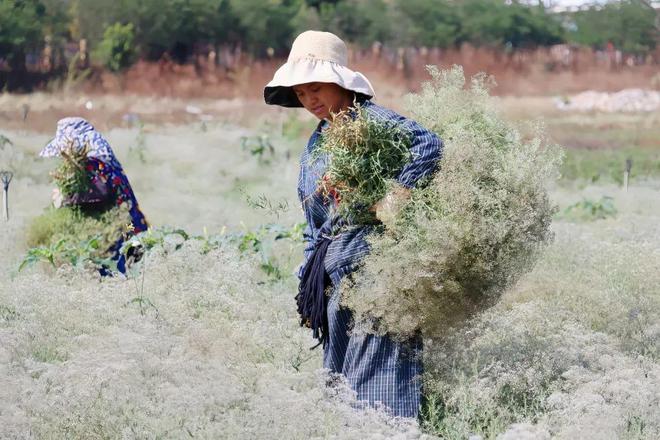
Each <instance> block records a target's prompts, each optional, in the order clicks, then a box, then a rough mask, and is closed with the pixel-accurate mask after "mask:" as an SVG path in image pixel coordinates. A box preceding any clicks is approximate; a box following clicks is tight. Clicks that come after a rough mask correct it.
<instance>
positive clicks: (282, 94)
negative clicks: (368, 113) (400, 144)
mask: <svg viewBox="0 0 660 440" xmlns="http://www.w3.org/2000/svg"><path fill="white" fill-rule="evenodd" d="M347 64H348V49H347V48H346V44H345V43H344V42H343V41H342V40H341V38H339V37H338V36H336V35H335V34H332V33H330V32H319V31H305V32H303V33H302V34H300V35H298V37H297V38H296V39H295V41H294V42H293V45H292V46H291V52H290V53H289V58H288V60H287V62H286V63H285V64H284V65H283V66H282V67H280V68H279V69H277V72H275V75H274V76H273V79H272V80H271V82H269V83H268V85H267V86H266V88H265V89H264V99H265V100H266V104H272V105H281V106H283V107H302V104H301V103H300V101H299V100H298V98H297V97H296V94H295V93H294V91H293V88H292V87H293V86H295V85H299V84H305V83H310V82H324V83H334V84H337V85H338V86H340V87H342V88H344V89H346V90H351V91H353V92H355V93H357V94H359V95H363V96H366V97H367V98H373V97H374V89H373V87H372V86H371V83H370V82H369V80H368V79H367V77H366V76H364V75H363V74H361V73H360V72H355V71H353V70H351V69H349V68H348V67H346V65H347Z"/></svg>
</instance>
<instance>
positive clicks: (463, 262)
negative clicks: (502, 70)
mask: <svg viewBox="0 0 660 440" xmlns="http://www.w3.org/2000/svg"><path fill="white" fill-rule="evenodd" d="M429 71H430V73H431V75H432V77H433V80H432V81H431V82H429V83H426V84H424V86H423V89H422V91H421V93H420V94H417V95H412V96H411V97H410V104H411V105H410V107H411V113H412V116H413V117H414V118H415V119H416V120H417V121H419V122H420V123H421V124H422V125H424V126H426V127H427V128H429V129H431V130H433V131H435V132H436V133H438V135H439V136H440V137H441V138H442V139H443V141H444V151H443V157H442V160H441V162H440V167H439V170H438V171H437V172H436V174H435V175H434V176H433V178H432V179H431V181H430V182H429V183H428V184H427V185H424V186H423V187H419V188H416V189H414V190H413V192H412V196H411V198H410V200H409V202H408V203H407V204H406V205H405V206H404V208H403V209H402V210H401V211H400V212H399V213H398V215H397V216H396V217H395V218H394V220H392V221H390V222H388V223H387V224H386V228H385V232H384V233H382V234H372V236H371V238H370V244H371V247H372V252H371V254H370V255H368V256H367V257H365V259H364V260H363V261H362V264H361V267H360V269H359V271H358V272H357V273H356V274H354V276H353V277H352V279H351V281H349V282H347V283H345V284H344V285H343V286H342V289H343V303H344V304H345V305H346V306H348V307H349V308H350V309H352V310H353V312H354V314H355V319H356V322H357V323H360V325H363V326H365V328H366V330H367V331H372V332H377V333H390V334H392V335H394V336H397V337H409V336H411V335H412V334H414V333H415V332H418V331H420V330H421V331H422V333H423V334H424V335H425V336H430V337H434V336H441V335H445V334H446V332H447V330H448V329H449V328H450V327H453V326H458V325H461V324H462V323H464V322H465V320H466V319H467V318H468V317H470V316H471V315H473V314H474V313H475V312H478V311H480V310H484V309H486V308H488V307H490V306H491V305H493V304H494V303H495V302H496V301H497V299H498V298H499V297H500V295H501V294H502V292H503V291H504V289H505V288H506V287H507V286H509V285H511V284H512V283H513V282H515V281H516V280H517V279H518V277H519V276H520V275H521V274H522V273H524V272H526V271H528V270H529V269H530V268H531V267H532V265H533V263H534V261H535V258H536V256H537V254H538V251H539V249H540V248H541V247H542V246H543V245H544V244H545V243H546V242H548V240H549V239H550V238H551V233H550V231H549V226H550V222H551V219H552V215H553V213H554V211H555V209H554V207H553V205H552V204H551V203H550V201H549V198H548V194H547V191H546V184H547V182H548V181H549V180H550V179H552V178H553V177H555V176H556V173H557V171H556V170H557V167H558V165H559V162H560V158H561V151H560V149H559V148H557V147H555V146H552V145H548V144H547V142H546V141H545V139H544V136H543V132H542V129H541V128H540V127H537V128H536V129H535V136H534V138H532V139H523V138H522V136H521V135H520V134H519V132H518V131H517V130H516V129H515V128H514V127H512V126H510V125H509V124H508V123H506V122H504V121H503V119H502V118H501V117H500V116H499V115H498V114H497V112H496V111H495V109H494V106H493V102H492V98H490V97H489V95H488V88H489V83H488V78H487V77H485V76H483V75H479V76H476V77H474V78H473V79H472V82H471V85H470V87H469V88H464V85H465V78H464V75H463V71H462V69H461V68H459V67H454V68H453V69H451V70H448V71H439V70H437V69H436V68H429Z"/></svg>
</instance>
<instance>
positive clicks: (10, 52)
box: [0, 0, 46, 72]
mask: <svg viewBox="0 0 660 440" xmlns="http://www.w3.org/2000/svg"><path fill="white" fill-rule="evenodd" d="M45 16H46V6H45V5H44V4H43V3H42V2H40V1H39V0H0V58H4V59H5V60H6V62H7V64H8V65H9V68H10V69H11V70H12V71H14V72H22V71H25V70H26V66H25V55H26V54H27V53H28V52H29V51H33V52H36V51H37V50H38V49H39V48H40V47H41V46H42V44H43V29H42V21H43V20H44V17H45Z"/></svg>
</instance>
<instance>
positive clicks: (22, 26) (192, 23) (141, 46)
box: [0, 0, 658, 69]
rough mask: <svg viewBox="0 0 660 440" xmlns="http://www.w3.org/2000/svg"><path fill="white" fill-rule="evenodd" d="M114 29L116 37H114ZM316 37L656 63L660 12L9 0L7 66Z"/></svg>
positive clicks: (2, 51) (470, 1)
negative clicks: (551, 51) (73, 45)
mask: <svg viewBox="0 0 660 440" xmlns="http://www.w3.org/2000/svg"><path fill="white" fill-rule="evenodd" d="M129 25H131V26H132V28H131V32H129V30H128V29H129V28H128V26H129ZM110 26H114V28H113V29H114V30H113V31H112V32H110V34H107V33H106V29H108V28H109V27H110ZM117 26H122V27H117ZM309 28H316V29H322V30H328V31H332V32H335V33H337V34H338V35H340V36H342V37H344V38H345V39H346V40H348V41H349V42H351V43H354V44H357V45H359V46H362V47H369V46H370V45H371V44H373V43H374V42H379V43H382V44H385V45H389V46H417V47H419V46H426V47H442V48H447V47H455V46H459V45H461V44H462V43H466V42H467V43H471V44H473V45H476V46H489V47H500V48H503V49H505V50H510V49H515V48H533V47H537V46H546V45H551V44H556V43H563V42H566V43H576V44H582V45H588V46H591V47H594V48H599V49H604V48H606V47H607V46H608V44H609V43H611V44H612V45H613V47H615V48H617V49H622V50H624V51H626V52H629V53H633V54H636V55H646V54H648V53H650V52H651V51H653V50H654V48H655V47H656V45H657V41H658V21H657V14H656V11H654V10H653V9H652V7H651V6H650V3H649V2H647V1H643V0H620V1H611V2H609V3H607V4H605V5H595V6H590V7H586V8H583V9H581V10H580V11H577V12H563V13H554V12H552V11H551V10H549V9H547V8H545V7H544V6H543V5H542V4H541V2H539V3H535V2H523V1H505V0H463V1H452V0H392V1H385V0H329V1H323V0H273V1H265V0H140V1H137V0H118V1H96V0H71V1H67V0H1V1H0V58H4V62H5V63H6V64H8V66H9V67H10V68H12V69H20V68H24V67H23V64H24V60H25V55H26V54H29V53H34V52H38V51H39V50H41V49H42V48H43V47H44V45H45V44H46V41H48V42H49V44H51V45H52V46H53V47H55V48H56V49H57V50H59V51H60V53H62V52H63V50H64V46H65V42H67V41H77V40H79V39H82V38H85V39H87V40H88V42H89V43H90V46H91V49H92V50H95V49H96V48H98V47H101V48H105V49H102V50H101V51H99V52H98V53H103V52H104V51H105V52H107V46H108V45H111V46H112V44H113V43H112V42H113V41H115V42H116V40H117V38H118V37H119V34H122V35H123V36H122V37H121V38H122V39H123V41H126V42H127V43H128V42H130V47H127V48H126V50H127V51H128V52H130V53H131V54H132V53H133V52H135V53H136V54H137V55H138V56H139V57H142V58H144V59H147V60H158V59H159V58H160V57H161V56H163V54H165V53H167V54H169V56H171V57H172V58H173V59H174V60H175V61H177V62H185V61H187V60H188V59H189V58H190V57H191V56H192V55H193V53H194V52H195V50H196V49H197V48H199V47H200V46H203V45H211V46H220V45H228V46H231V47H236V46H241V47H242V48H243V49H244V50H246V51H247V52H249V53H250V54H251V55H253V56H256V57H266V56H268V55H276V56H284V55H286V52H287V49H288V47H289V45H290V43H291V41H292V39H293V38H294V37H295V35H296V34H297V33H298V32H300V31H301V30H304V29H309ZM120 30H122V31H121V32H120ZM122 32H123V33H122ZM128 33H131V34H133V35H130V37H129V36H128V35H127V34H128ZM108 40H110V42H108ZM113 47H116V44H115V46H113ZM115 54H116V52H115ZM129 55H130V54H129ZM111 58H112V57H111ZM129 58H130V56H129ZM112 59H116V55H115V58H112ZM100 60H101V61H103V62H106V61H107V60H108V58H107V57H105V58H103V57H102V58H101V59H100ZM112 62H113V63H114V61H112ZM126 64H127V63H126V62H123V61H122V62H120V63H119V67H122V66H124V65H126ZM111 66H113V67H112V68H114V66H116V64H112V65H111Z"/></svg>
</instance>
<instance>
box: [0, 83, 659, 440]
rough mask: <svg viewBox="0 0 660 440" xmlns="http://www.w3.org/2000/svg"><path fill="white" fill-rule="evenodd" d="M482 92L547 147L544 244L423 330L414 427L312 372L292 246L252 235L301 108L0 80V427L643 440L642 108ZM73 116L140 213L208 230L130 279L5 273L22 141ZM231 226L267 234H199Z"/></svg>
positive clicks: (9, 432)
mask: <svg viewBox="0 0 660 440" xmlns="http://www.w3.org/2000/svg"><path fill="white" fill-rule="evenodd" d="M88 100H91V101H92V102H93V106H92V109H86V108H85V103H86V102H87V101H88ZM500 102H501V105H502V110H503V111H504V112H505V113H506V114H507V115H508V116H509V117H510V118H511V119H512V120H513V121H516V122H522V120H523V119H525V120H528V119H532V120H534V119H538V118H543V119H544V120H545V123H546V125H547V128H548V131H549V133H550V135H551V136H552V138H553V139H554V140H555V141H556V142H558V143H560V144H562V145H565V146H566V159H565V163H564V166H563V169H562V178H561V179H560V181H559V184H558V185H557V186H556V187H554V188H552V190H551V194H552V197H553V200H554V201H555V202H556V203H557V205H558V212H557V214H556V221H555V223H554V225H553V231H554V233H555V242H554V244H552V245H551V246H550V247H549V248H548V249H547V251H546V252H545V253H544V256H543V258H542V259H541V261H540V262H539V263H538V264H537V265H536V267H535V269H534V270H533V271H532V272H531V273H529V274H528V275H526V276H525V277H524V278H523V279H522V280H521V281H520V282H519V283H518V284H517V285H516V286H515V287H513V288H512V289H510V291H508V292H507V293H506V294H505V296H504V298H503V300H502V301H501V303H500V304H499V305H497V306H496V307H495V308H494V309H493V310H491V311H489V312H487V313H484V314H483V315H481V316H478V317H476V318H475V319H474V320H473V321H472V322H471V323H470V325H469V326H468V327H466V328H464V329H457V330H456V331H455V333H454V334H452V335H450V336H448V338H447V339H446V340H444V341H427V353H426V359H427V360H426V362H427V370H428V372H429V374H428V378H427V379H428V380H430V381H433V383H434V384H435V386H434V389H436V390H444V392H442V393H438V394H436V395H433V396H431V397H432V401H431V402H430V403H429V405H428V407H427V408H428V409H429V410H428V411H427V413H426V416H425V420H424V422H423V425H422V427H423V430H424V431H425V432H426V433H427V434H423V433H422V432H421V431H420V429H418V428H417V427H415V426H411V425H408V424H399V423H397V422H396V421H392V420H390V419H388V418H387V417H386V416H385V415H384V414H382V413H378V412H376V411H370V412H367V413H360V412H355V411H354V410H353V409H352V408H351V406H350V404H351V399H350V396H349V393H346V392H345V390H342V389H341V388H339V389H327V388H326V387H325V386H324V383H325V381H326V380H327V378H326V377H325V376H323V374H322V372H320V371H319V370H318V369H319V368H320V365H321V360H320V356H321V353H320V351H319V350H316V351H309V350H308V348H309V347H310V346H312V345H313V341H312V339H311V337H310V335H309V333H308V332H307V331H303V330H301V329H299V328H298V324H297V317H296V313H295V308H294V302H293V296H294V292H295V288H296V281H295V278H294V277H293V276H292V275H291V273H292V271H293V270H294V268H295V266H296V265H297V263H298V261H299V257H300V252H301V245H300V244H299V243H296V242H295V241H290V240H282V241H278V242H273V241H272V236H268V235H267V234H265V235H263V236H261V235H258V234H260V233H261V232H259V229H258V227H259V226H260V225H263V224H267V223H275V224H278V225H281V227H282V228H289V227H291V226H292V225H294V224H295V223H296V222H300V221H302V215H301V213H300V209H299V204H298V202H297V199H296V194H295V185H296V179H297V173H298V157H299V154H300V152H301V151H302V148H303V145H304V143H305V138H306V136H307V134H308V132H309V130H310V129H311V127H313V126H314V121H312V120H311V119H310V118H308V117H307V116H306V115H304V114H303V113H284V112H281V111H278V110H277V109H268V108H265V106H263V105H260V104H259V103H258V102H256V101H245V102H243V101H212V100H195V101H184V100H180V99H164V98H163V99H155V98H150V99H147V98H134V97H125V98H117V97H98V96H96V97H85V96H72V97H63V96H48V95H33V96H7V95H3V96H0V108H2V110H0V134H1V135H3V136H5V137H6V138H7V139H8V140H9V141H11V144H9V143H6V144H5V145H4V147H2V148H1V149H0V168H5V167H10V168H12V169H13V170H14V171H15V179H14V181H13V182H12V184H11V187H10V201H11V219H10V221H9V222H8V223H6V224H5V223H0V389H3V390H5V391H4V394H3V398H2V402H1V403H0V437H2V438H80V439H83V438H84V439H89V438H99V439H101V438H187V437H193V438H246V439H247V438H292V439H306V438H342V439H343V438H354V439H362V438H373V439H376V438H401V439H404V438H406V439H408V438H424V436H429V437H430V436H432V435H438V436H441V437H443V438H448V439H458V438H467V437H468V435H470V434H475V435H480V436H482V438H484V439H486V438H493V439H494V438H496V437H497V438H501V439H529V438H535V439H537V438H538V439H543V438H550V437H551V436H552V438H560V439H574V438H603V439H605V438H621V439H649V440H651V439H656V438H659V437H660V417H659V416H658V415H659V414H660V365H659V364H658V360H659V359H660V326H659V325H658V322H660V287H659V286H660V272H658V268H659V267H660V253H658V249H660V226H659V225H660V207H659V206H660V205H658V196H659V194H660V123H659V121H660V115H658V114H657V113H655V114H582V113H562V112H560V111H558V110H556V109H555V108H554V107H553V105H552V100H551V98H534V97H529V98H503V99H502V100H501V101H500ZM23 104H28V105H29V106H30V111H29V113H28V116H27V119H26V120H25V122H23V119H22V113H21V112H22V105H23ZM187 106H192V107H188V109H186V107H187ZM197 110H199V111H197ZM71 113H77V114H82V115H84V116H87V117H89V118H90V120H91V121H92V122H93V123H95V124H96V125H98V126H99V127H100V128H101V129H102V131H104V133H105V134H107V137H108V139H109V140H110V142H111V144H112V145H113V148H114V149H115V150H116V153H117V156H118V157H119V159H120V161H121V162H122V163H123V165H124V167H125V169H126V172H127V174H128V176H129V179H130V181H131V183H132V185H133V187H134V190H135V192H136V195H137V197H138V200H139V202H140V204H141V207H142V209H143V211H144V212H145V214H146V216H147V218H148V220H149V221H150V222H151V223H152V225H153V226H155V227H163V226H166V225H169V226H172V227H180V228H183V229H185V230H186V231H188V232H190V233H191V234H193V235H200V236H204V235H205V234H206V236H207V238H208V240H206V241H204V240H201V239H199V240H194V239H190V240H188V241H187V242H185V243H183V246H182V248H181V249H179V250H175V247H174V245H173V244H172V243H173V242H170V241H167V240H166V241H164V242H163V244H162V245H159V246H156V248H155V249H154V250H153V251H152V253H150V254H149V255H148V260H147V263H146V267H145V268H143V272H142V273H144V286H143V287H140V284H139V283H135V282H134V281H135V280H123V279H119V278H115V279H106V280H103V282H99V279H98V277H97V276H96V275H95V274H94V272H93V271H84V270H74V269H66V268H64V269H59V270H55V269H53V268H51V267H49V266H48V265H47V264H44V263H40V264H37V265H34V266H31V267H29V268H27V269H25V270H24V271H22V272H18V271H17V267H18V264H19V263H20V261H21V260H22V258H23V256H24V254H25V252H26V251H27V249H26V246H25V236H24V234H25V229H26V227H27V226H28V224H29V223H30V219H31V218H33V217H34V216H36V215H38V214H39V213H40V212H41V211H42V210H43V209H44V208H45V207H46V206H47V205H48V204H49V200H50V191H51V184H50V183H49V177H48V171H49V169H51V167H52V166H53V165H52V163H50V162H49V161H46V160H42V159H38V158H36V154H37V153H38V151H39V149H40V148H41V147H42V146H43V145H44V144H45V143H46V142H47V141H48V139H49V137H50V136H51V135H52V133H53V132H54V128H55V122H56V120H57V119H58V118H59V117H62V116H65V115H69V114H71ZM129 113H134V114H136V115H139V118H140V119H141V121H142V123H143V125H140V124H139V123H138V122H137V121H136V120H135V119H133V120H132V122H131V120H130V119H124V118H123V116H124V115H125V114H129ZM201 115H209V116H201ZM628 158H632V160H633V168H632V176H631V180H630V187H629V189H628V192H625V191H624V190H623V189H622V187H621V182H622V178H623V168H624V164H625V160H626V159H628ZM259 197H264V198H265V199H267V200H269V201H270V202H272V204H271V205H270V206H263V205H262V206H258V204H255V203H254V200H256V199H258V198H259ZM223 228H225V229H224V231H223ZM255 231H257V232H255ZM240 232H254V233H255V234H257V235H256V236H258V237H260V239H261V240H263V243H264V245H265V247H264V248H263V249H261V250H260V251H258V252H252V251H251V250H250V249H248V250H247V251H246V250H245V249H244V248H241V247H240V246H239V245H237V244H236V243H235V242H231V241H227V242H222V243H219V244H217V245H216V244H213V243H212V240H211V236H221V235H222V234H223V233H224V234H230V233H240ZM170 238H172V237H170ZM177 239H179V238H177ZM172 240H174V238H172ZM249 245H250V246H252V245H253V241H250V242H249ZM205 246H206V248H205ZM264 258H267V260H265V259H264ZM266 261H267V262H268V263H269V264H273V265H276V266H277V268H278V270H279V274H280V275H278V276H277V277H275V276H273V272H272V271H271V272H269V271H268V270H265V269H264V263H265V262H266ZM140 276H141V275H140ZM136 298H141V300H140V301H142V302H140V301H135V299H136ZM146 299H148V300H149V302H150V303H151V304H152V306H153V307H152V306H150V305H145V304H148V303H147V302H146V301H145V300H146ZM499 435H503V436H502V437H498V436H499ZM396 436H398V437H396ZM427 438H428V437H427Z"/></svg>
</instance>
